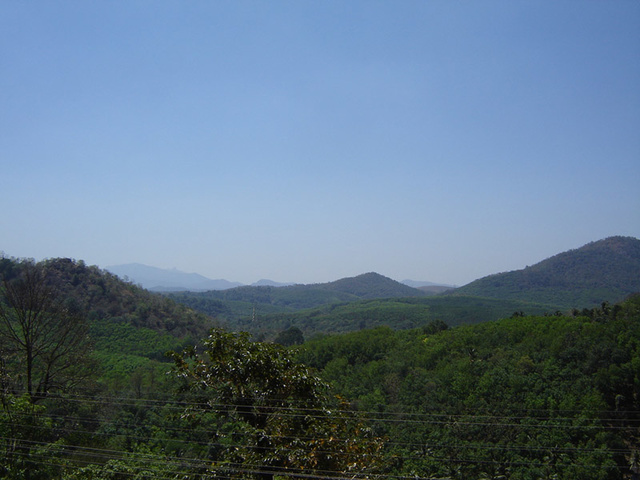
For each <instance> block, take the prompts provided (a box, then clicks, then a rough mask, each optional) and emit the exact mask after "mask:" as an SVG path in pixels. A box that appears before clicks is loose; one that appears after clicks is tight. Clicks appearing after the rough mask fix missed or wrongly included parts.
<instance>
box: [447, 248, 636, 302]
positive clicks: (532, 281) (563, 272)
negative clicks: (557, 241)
mask: <svg viewBox="0 0 640 480" xmlns="http://www.w3.org/2000/svg"><path fill="white" fill-rule="evenodd" d="M638 291H640V240H638V239H637V238H633V237H610V238H606V239H604V240H600V241H597V242H592V243H589V244H587V245H585V246H583V247H581V248H578V249H575V250H569V251H567V252H563V253H560V254H558V255H555V256H553V257H551V258H549V259H547V260H544V261H542V262H539V263H537V264H535V265H532V266H530V267H526V268H524V269H522V270H516V271H512V272H505V273H498V274H495V275H490V276H488V277H484V278H481V279H479V280H476V281H474V282H471V283H470V284H468V285H465V286H463V287H460V288H459V289H457V290H455V292H454V294H456V295H473V296H479V297H490V298H500V299H509V300H524V301H530V302H538V303H543V304H548V305H558V306H561V307H563V308H574V307H580V308H583V307H586V308H592V307H594V306H596V305H600V303H602V302H604V301H609V302H616V301H620V300H622V299H624V298H625V297H626V296H627V295H629V294H631V293H634V292H638Z"/></svg>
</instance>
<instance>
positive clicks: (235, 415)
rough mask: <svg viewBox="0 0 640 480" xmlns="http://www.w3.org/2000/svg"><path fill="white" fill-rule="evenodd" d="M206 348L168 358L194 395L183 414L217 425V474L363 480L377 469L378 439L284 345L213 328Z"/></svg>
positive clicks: (206, 341)
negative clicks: (208, 419) (296, 360)
mask: <svg viewBox="0 0 640 480" xmlns="http://www.w3.org/2000/svg"><path fill="white" fill-rule="evenodd" d="M204 347H205V352H204V355H200V354H198V353H196V351H195V349H190V350H188V351H186V352H183V353H182V354H174V355H173V356H174V360H175V363H176V371H177V374H178V375H179V377H181V378H182V379H183V380H184V381H185V386H186V387H187V389H188V390H189V391H191V392H196V393H197V394H199V395H198V397H197V402H194V403H193V404H192V405H195V406H193V407H192V408H191V409H190V411H189V412H188V413H189V414H190V415H192V416H193V417H194V418H196V419H197V418H198V417H202V416H204V415H207V414H209V415H213V418H214V419H215V420H214V422H215V423H217V425H218V427H217V428H216V431H215V432H213V433H212V436H213V438H212V439H211V442H212V445H214V446H215V447H216V448H215V452H216V453H215V456H216V458H211V459H210V460H212V461H213V462H212V466H213V468H212V469H213V470H214V472H215V473H216V474H217V475H223V476H225V477H228V478H241V477H242V478H258V479H272V478H273V477H274V475H293V476H295V475H300V476H306V477H308V476H310V475H311V476H314V477H316V478H317V477H323V476H332V477H336V476H342V475H345V474H347V473H348V474H349V477H351V478H362V477H363V476H365V475H366V474H367V473H370V472H371V471H372V469H374V468H375V467H376V466H377V461H378V460H379V458H380V455H379V454H380V451H381V448H382V441H381V439H379V438H376V437H375V436H374V435H373V433H372V431H371V430H370V429H368V428H367V427H366V426H365V425H364V423H363V422H361V421H360V420H359V419H358V418H357V416H356V415H354V413H353V412H350V411H348V410H347V409H346V408H345V405H344V404H343V403H341V402H340V401H339V400H337V399H336V398H335V397H333V396H331V395H329V393H328V391H327V386H326V385H325V384H324V383H323V382H322V381H321V380H320V379H319V378H318V377H316V376H315V375H314V374H313V373H312V372H311V371H310V369H309V368H307V367H305V366H304V365H301V364H299V363H296V362H294V361H293V360H292V356H291V354H290V352H289V351H287V350H286V349H285V348H283V347H282V346H280V345H276V344H270V343H261V342H252V341H250V339H249V336H248V334H245V333H238V334H236V333H228V332H225V331H223V330H217V329H214V330H212V331H211V335H210V336H209V337H208V339H206V340H205V342H204ZM210 418H211V417H210ZM212 451H213V449H212Z"/></svg>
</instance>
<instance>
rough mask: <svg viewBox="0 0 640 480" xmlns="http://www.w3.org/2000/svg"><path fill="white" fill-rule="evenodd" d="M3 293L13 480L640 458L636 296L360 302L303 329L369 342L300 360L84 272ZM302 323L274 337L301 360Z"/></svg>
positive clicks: (592, 474)
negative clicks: (555, 301)
mask: <svg viewBox="0 0 640 480" xmlns="http://www.w3.org/2000/svg"><path fill="white" fill-rule="evenodd" d="M0 275H1V278H0V280H1V283H0V285H1V286H0V450H1V451H2V454H1V458H2V459H3V460H2V461H1V462H0V477H1V478H8V479H30V480H35V479H50V478H61V479H65V480H90V479H121V478H122V479H125V478H127V479H137V480H142V479H176V480H177V479H196V478H197V479H207V478H253V479H256V480H271V479H273V480H275V478H276V477H278V478H283V477H292V478H293V477H296V478H310V477H313V478H328V479H329V478H347V476H348V478H351V479H364V478H372V479H374V478H375V479H378V480H383V479H392V478H393V479H408V478H409V477H411V478H413V479H416V478H418V479H436V478H437V479H456V480H458V479H460V480H462V479H468V478H478V479H513V480H516V479H517V480H524V479H531V478H559V479H568V480H574V479H575V480H578V479H580V480H582V479H585V478H589V479H603V480H609V479H611V480H613V479H620V478H622V479H624V478H630V475H631V473H632V468H635V467H633V465H636V464H637V462H638V458H640V457H639V455H640V454H639V453H638V450H639V449H640V440H639V439H640V417H639V416H638V412H639V411H640V404H639V399H640V375H639V374H638V372H640V297H639V296H638V295H631V296H629V297H628V298H627V299H626V300H624V301H622V302H619V303H613V302H612V303H607V302H603V303H601V304H600V305H599V306H597V307H594V308H584V307H582V306H581V305H577V306H576V308H572V309H567V310H566V311H557V312H556V311H548V310H544V311H543V310H540V311H537V310H535V308H544V306H538V307H535V306H534V304H531V303H523V302H512V303H508V302H505V301H504V300H498V299H486V298H484V299H483V298H479V297H456V296H442V297H432V298H426V297H398V298H386V299H385V298H370V299H360V300H358V302H346V303H342V304H337V305H326V306H322V307H319V308H316V309H315V310H308V311H306V313H305V312H303V311H300V312H298V314H299V315H300V319H301V320H304V319H307V320H309V319H315V320H313V321H315V322H318V323H317V324H318V325H326V327H323V328H326V329H327V330H328V329H331V328H333V329H338V328H339V325H340V324H341V323H345V324H348V323H349V322H351V324H352V326H353V328H354V329H356V330H357V331H352V332H350V333H344V334H333V335H326V334H323V335H316V336H315V338H311V339H308V340H307V341H306V342H305V343H304V344H303V345H296V346H293V347H290V348H286V347H284V346H282V345H278V344H276V343H271V342H257V341H254V339H255V338H257V337H258V335H257V334H254V336H253V339H252V337H251V336H250V335H249V334H245V333H237V332H232V331H228V330H224V329H222V328H220V326H221V323H219V322H218V321H216V320H215V319H213V318H210V317H207V316H205V315H203V314H198V313H196V312H194V311H193V310H191V309H190V308H188V307H185V306H183V305H180V304H178V303H176V302H174V301H173V300H172V299H170V298H167V297H164V296H160V295H157V294H152V293H150V292H147V291H145V290H142V289H140V288H139V287H136V286H134V285H131V284H130V283H127V282H123V281H121V280H119V279H118V278H117V277H115V276H113V275H111V274H109V273H107V272H104V271H102V270H100V269H98V268H97V267H91V266H87V265H85V264H84V263H83V262H81V261H74V260H69V259H52V260H46V261H43V262H39V263H35V262H33V261H28V260H16V259H9V258H2V259H0ZM373 278H375V277H373ZM255 292H257V290H255V291H254V293H255ZM353 292H359V291H358V290H357V289H355V288H352V294H354V293H353ZM359 294H360V295H361V294H362V292H359ZM424 302H432V303H428V304H427V303H424ZM433 302H435V303H433ZM438 302H439V303H438ZM452 302H458V303H457V304H456V303H452ZM522 305H526V306H528V307H529V308H526V309H524V310H523V309H521V308H518V307H519V306H522ZM425 307H427V308H425ZM501 309H502V310H501ZM425 311H426V312H428V313H429V314H428V315H424V313H425ZM310 312H315V313H314V314H313V315H312V314H311V313H310ZM489 314H490V316H494V315H500V316H502V319H500V320H494V321H481V320H482V318H485V316H488V315H489ZM532 314H535V315H532ZM279 315H281V314H279ZM287 315H289V314H287ZM294 318H295V317H282V318H281V319H280V320H278V317H277V316H276V317H273V318H272V319H271V322H272V323H273V325H272V327H276V326H277V329H280V328H284V327H286V326H287V325H288V326H289V334H290V335H289V337H290V338H289V339H294V340H295V339H296V338H297V339H298V340H299V336H296V335H292V333H293V328H292V326H293V325H295V322H294ZM307 320H304V321H307ZM474 321H476V322H480V323H476V324H472V323H473V322H474ZM258 322H260V320H258ZM278 322H281V323H278ZM332 322H335V323H332ZM363 322H364V323H363ZM394 322H395V326H396V327H397V328H395V329H393V328H390V327H389V326H388V325H389V324H393V323H394ZM403 322H404V323H403ZM300 325H301V326H304V325H303V324H300ZM371 327H375V328H371ZM212 328H213V329H212ZM265 328H266V326H265ZM349 328H351V327H349ZM276 331H278V330H276V329H275V328H272V330H271V331H270V333H269V335H273V332H276ZM265 332H266V330H265ZM280 333H283V332H282V331H281V332H280ZM264 336H265V337H267V334H266V333H265V335H264ZM278 337H279V338H280V339H283V338H284V337H285V336H284V335H278ZM281 343H287V344H292V345H293V344H296V343H300V342H299V341H290V342H281ZM167 351H172V353H170V354H168V355H167Z"/></svg>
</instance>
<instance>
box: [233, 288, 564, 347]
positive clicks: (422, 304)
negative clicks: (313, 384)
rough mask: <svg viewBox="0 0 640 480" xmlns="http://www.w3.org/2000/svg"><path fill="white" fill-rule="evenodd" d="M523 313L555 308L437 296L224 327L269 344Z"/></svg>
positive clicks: (272, 317) (368, 302)
mask: <svg viewBox="0 0 640 480" xmlns="http://www.w3.org/2000/svg"><path fill="white" fill-rule="evenodd" d="M518 310H525V311H526V312H528V313H530V314H543V313H544V312H548V311H553V310H556V307H553V306H546V305H536V304H531V303H528V302H521V301H509V300H497V299H490V298H476V297H462V296H438V297H434V296H432V297H425V298H387V299H374V300H361V301H358V302H351V303H346V304H344V303H342V304H332V305H327V306H323V307H318V308H314V309H310V310H301V311H298V312H295V313H281V314H272V315H264V316H259V317H256V318H255V319H254V318H243V319H240V320H238V321H235V322H227V326H228V328H229V329H231V330H242V331H247V332H250V333H251V334H253V336H254V337H256V338H263V339H274V338H275V335H276V334H277V333H276V332H278V331H282V330H286V329H288V328H294V327H295V328H298V329H300V330H301V331H302V332H303V335H304V336H305V337H306V338H312V337H313V336H314V335H318V334H336V333H346V332H352V331H357V330H363V329H368V328H375V327H378V326H389V327H391V328H393V329H394V330H406V329H412V328H417V327H422V326H424V325H427V324H429V323H430V322H433V321H437V320H439V321H441V322H443V323H445V324H447V325H449V326H455V325H461V324H469V323H479V322H485V321H490V320H497V319H499V318H504V317H507V316H509V315H511V314H512V312H514V311H518Z"/></svg>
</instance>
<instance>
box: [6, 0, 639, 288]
mask: <svg viewBox="0 0 640 480" xmlns="http://www.w3.org/2000/svg"><path fill="white" fill-rule="evenodd" d="M0 70H1V71H2V75H0V102H1V103H0V168H1V169H0V172H1V174H0V202H1V204H2V207H3V208H2V215H1V216H0V250H2V251H4V253H5V255H7V256H15V257H33V258H36V259H41V258H51V257H71V258H76V259H82V260H84V261H85V262H87V263H88V264H96V265H99V266H102V267H104V266H108V265H115V264H123V263H131V262H139V263H144V264H147V265H152V266H156V267H161V268H173V267H175V268H178V269H180V270H183V271H188V272H197V273H200V274H202V275H205V276H207V277H210V278H226V279H228V280H231V281H239V282H243V283H252V282H254V281H256V280H258V279H260V278H270V279H273V280H276V281H282V282H291V281H292V282H298V283H315V282H325V281H331V280H335V279H338V278H342V277H346V276H354V275H358V274H361V273H365V272H370V271H376V272H378V273H380V274H383V275H386V276H389V277H391V278H394V279H396V280H403V279H415V280H430V281H435V282H441V283H449V284H456V285H462V284H465V283H468V282H470V281H472V280H474V279H476V278H479V277H482V276H485V275H488V274H492V273H497V272H500V271H507V270H513V269H520V268H524V267H525V266H526V265H530V264H533V263H536V262H538V261H541V260H543V259H545V258H548V257H550V256H552V255H554V254H556V253H560V252H562V251H565V250H568V249H572V248H579V247H580V246H582V245H584V244H586V243H588V242H590V241H595V240H599V239H602V238H605V237H608V236H612V235H628V236H634V237H640V187H639V185H640V88H639V86H640V2H636V1H631V0H629V1H625V0H620V1H616V0H613V1H608V2H602V1H589V0H585V1H580V2H578V1H565V2H552V1H546V2H540V1H518V0H516V1H512V0H509V1H506V0H505V1H492V0H490V1H486V2H475V1H464V0H463V1H459V2H440V1H411V0H409V1H403V2H397V1H350V2H343V1H332V0H329V1H322V2H312V1H302V2H300V1H275V2H259V1H242V0H240V1H219V2H207V1H197V0H196V1H193V2H177V1H162V0H161V1H156V2H149V1H141V0H132V1H128V2H116V3H114V2H78V1H57V2H48V1H37V0H36V1H31V2H2V3H0Z"/></svg>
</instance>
